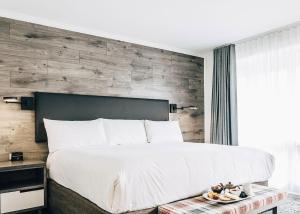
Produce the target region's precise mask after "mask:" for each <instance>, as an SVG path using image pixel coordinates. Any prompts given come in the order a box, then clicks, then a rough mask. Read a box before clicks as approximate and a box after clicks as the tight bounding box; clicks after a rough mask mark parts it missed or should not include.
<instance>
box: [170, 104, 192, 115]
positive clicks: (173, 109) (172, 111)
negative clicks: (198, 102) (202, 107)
mask: <svg viewBox="0 0 300 214" xmlns="http://www.w3.org/2000/svg"><path fill="white" fill-rule="evenodd" d="M169 109H170V113H177V110H184V109H189V110H197V109H198V108H197V106H183V107H180V108H178V107H177V104H170V108H169Z"/></svg>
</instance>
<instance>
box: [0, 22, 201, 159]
mask: <svg viewBox="0 0 300 214" xmlns="http://www.w3.org/2000/svg"><path fill="white" fill-rule="evenodd" d="M34 91H45V92H63V93H77V94H91V95H110V96H123V97H141V98H157V99H169V100H170V103H177V104H178V106H182V105H184V106H187V105H197V106H198V110H197V111H191V110H185V111H180V112H178V113H177V114H171V119H178V120H179V121H180V126H181V128H182V131H183V135H184V139H185V140H187V141H196V142H204V94H203V91H204V89H203V59H202V58H198V57H193V56H188V55H183V54H179V53H174V52H170V51H165V50H160V49H155V48H150V47H145V46H141V45H136V44H131V43H127V42H122V41H116V40H111V39H106V38H101V37H96V36H91V35H86V34H81V33H76V32H71V31H66V30H61V29H56V28H51V27H47V26H41V25H37V24H32V23H26V22H21V21H16V20H11V19H6V18H0V96H1V98H2V96H9V95H12V96H26V95H31V93H32V92H34ZM12 151H23V152H24V154H25V158H26V159H43V160H44V159H45V158H46V156H47V145H46V144H36V143H35V141H34V112H33V111H21V110H20V106H19V105H18V104H5V103H4V102H2V99H1V100H0V160H6V159H7V158H8V154H9V153H10V152H12Z"/></svg>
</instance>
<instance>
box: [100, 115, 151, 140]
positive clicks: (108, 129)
mask: <svg viewBox="0 0 300 214" xmlns="http://www.w3.org/2000/svg"><path fill="white" fill-rule="evenodd" d="M103 126H104V130H105V134H106V137H107V140H108V142H109V144H110V145H130V144H144V143H147V136H146V130H145V125H144V120H113V119H103Z"/></svg>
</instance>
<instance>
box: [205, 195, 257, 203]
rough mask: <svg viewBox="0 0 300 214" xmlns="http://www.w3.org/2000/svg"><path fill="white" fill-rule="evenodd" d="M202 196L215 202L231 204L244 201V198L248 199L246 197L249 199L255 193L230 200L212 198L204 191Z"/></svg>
mask: <svg viewBox="0 0 300 214" xmlns="http://www.w3.org/2000/svg"><path fill="white" fill-rule="evenodd" d="M202 196H203V197H204V198H205V199H206V200H209V201H213V202H217V203H221V204H231V203H235V202H239V201H243V200H246V199H248V198H251V197H253V195H249V196H247V197H246V198H240V199H236V200H230V201H221V200H215V199H211V198H210V197H208V193H204V194H203V195H202Z"/></svg>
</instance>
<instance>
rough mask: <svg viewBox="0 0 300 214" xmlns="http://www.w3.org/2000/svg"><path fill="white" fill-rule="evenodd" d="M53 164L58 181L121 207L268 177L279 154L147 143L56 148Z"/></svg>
mask: <svg viewBox="0 0 300 214" xmlns="http://www.w3.org/2000/svg"><path fill="white" fill-rule="evenodd" d="M47 167H48V168H49V172H50V178H51V179H53V180H54V181H56V182H57V183H59V184H61V185H63V186H65V187H67V188H69V189H71V190H73V191H75V192H77V193H79V194H80V195H82V196H83V197H85V198H87V199H89V200H90V201H92V202H93V203H95V204H97V205H98V206H99V207H101V208H102V209H104V210H106V211H109V212H112V213H120V212H125V211H134V210H140V209H145V208H150V207H155V206H157V205H160V204H164V203H169V202H171V201H175V200H179V199H183V198H187V197H190V196H194V195H198V194H200V193H202V192H203V191H205V190H206V189H208V188H209V187H210V186H212V185H214V184H218V183H220V182H228V181H231V182H233V183H235V184H242V183H248V182H258V181H266V180H268V179H269V178H270V176H271V174H272V172H273V169H274V159H273V157H272V156H271V155H270V154H268V153H265V152H262V151H260V150H255V149H250V148H242V147H229V146H221V145H215V144H198V143H178V144H165V145H157V144H143V145H131V146H99V147H89V148H84V149H83V148H80V149H72V150H63V151H56V152H54V153H52V154H50V155H49V157H48V160H47Z"/></svg>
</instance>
